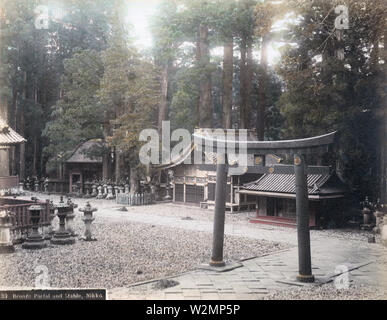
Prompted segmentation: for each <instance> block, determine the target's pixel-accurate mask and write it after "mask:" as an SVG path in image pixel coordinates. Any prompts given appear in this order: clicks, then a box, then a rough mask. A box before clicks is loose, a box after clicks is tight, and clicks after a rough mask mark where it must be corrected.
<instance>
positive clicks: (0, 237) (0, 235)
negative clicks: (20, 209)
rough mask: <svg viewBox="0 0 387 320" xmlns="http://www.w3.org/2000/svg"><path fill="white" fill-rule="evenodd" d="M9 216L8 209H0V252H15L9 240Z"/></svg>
mask: <svg viewBox="0 0 387 320" xmlns="http://www.w3.org/2000/svg"><path fill="white" fill-rule="evenodd" d="M11 217H12V216H11V212H10V211H8V210H1V211H0V254H2V253H12V252H15V247H14V246H13V243H12V240H11V227H12V224H11Z"/></svg>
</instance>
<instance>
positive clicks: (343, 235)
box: [127, 203, 378, 241]
mask: <svg viewBox="0 0 387 320" xmlns="http://www.w3.org/2000/svg"><path fill="white" fill-rule="evenodd" d="M155 208H157V209H156V210H155ZM127 210H128V213H130V212H131V211H136V210H138V208H137V207H127ZM142 213H143V214H152V215H157V216H164V217H165V216H170V217H179V218H182V219H184V218H187V217H189V218H191V219H193V220H201V221H213V211H212V210H205V209H199V208H198V207H196V206H189V205H181V204H175V203H169V204H162V205H160V204H157V205H154V206H144V207H142ZM252 217H255V212H238V213H226V224H229V225H230V224H231V225H232V224H235V225H248V226H249V227H251V228H256V229H266V230H280V231H286V232H289V233H296V232H297V230H296V229H295V228H287V227H279V226H270V225H262V224H257V223H249V219H250V218H252ZM311 235H312V236H313V235H320V236H325V237H329V238H332V237H333V238H336V239H343V240H355V241H356V240H358V241H367V237H368V236H369V235H371V232H368V231H363V230H359V229H329V230H311ZM377 238H378V237H377Z"/></svg>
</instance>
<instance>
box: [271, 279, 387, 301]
mask: <svg viewBox="0 0 387 320" xmlns="http://www.w3.org/2000/svg"><path fill="white" fill-rule="evenodd" d="M386 299H387V292H383V291H381V290H379V289H377V288H374V287H366V286H354V285H351V286H350V287H349V288H348V289H336V288H335V286H334V285H333V284H332V283H330V284H325V285H322V286H312V287H309V288H308V287H302V288H294V289H291V290H282V291H276V292H272V293H270V294H268V295H267V296H265V297H264V300H386Z"/></svg>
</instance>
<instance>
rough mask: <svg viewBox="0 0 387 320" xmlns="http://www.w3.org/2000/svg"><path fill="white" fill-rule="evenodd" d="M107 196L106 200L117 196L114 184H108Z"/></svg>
mask: <svg viewBox="0 0 387 320" xmlns="http://www.w3.org/2000/svg"><path fill="white" fill-rule="evenodd" d="M107 192H108V194H107V196H106V200H112V199H114V198H115V196H114V194H113V186H112V185H110V184H109V185H108V186H107Z"/></svg>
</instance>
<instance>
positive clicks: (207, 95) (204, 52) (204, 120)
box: [199, 23, 213, 128]
mask: <svg viewBox="0 0 387 320" xmlns="http://www.w3.org/2000/svg"><path fill="white" fill-rule="evenodd" d="M199 30H200V31H199V34H200V57H201V64H200V65H201V67H202V68H203V74H202V78H201V81H200V97H199V108H200V110H199V126H200V127H202V128H211V127H212V125H213V124H212V92H211V90H212V85H211V71H210V70H209V67H210V50H209V43H208V26H207V25H205V24H203V23H202V24H200V29H199Z"/></svg>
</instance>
